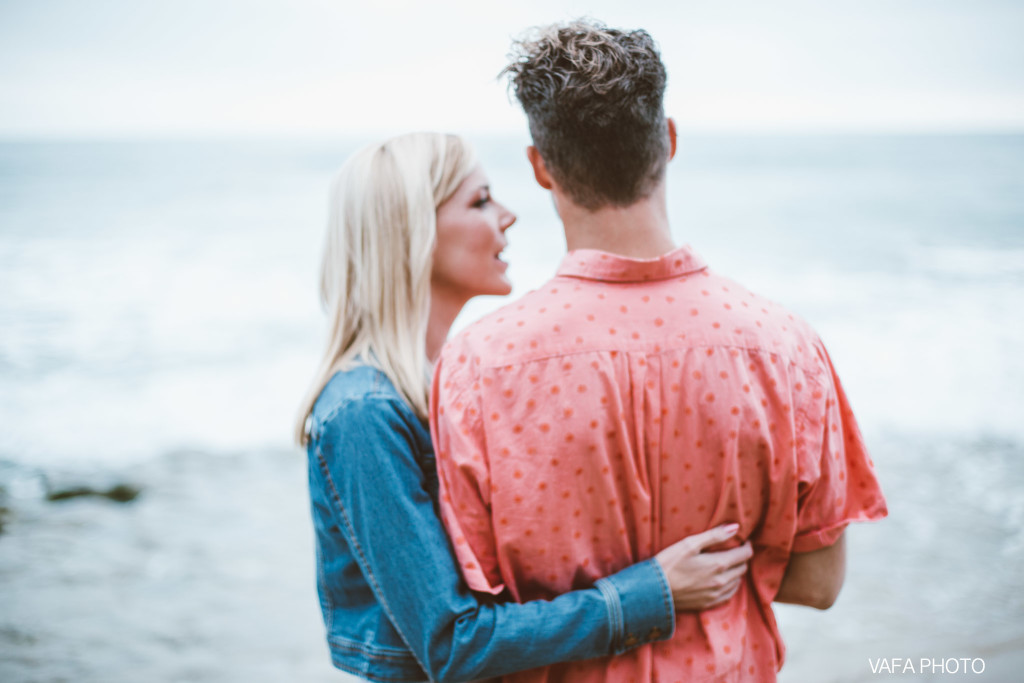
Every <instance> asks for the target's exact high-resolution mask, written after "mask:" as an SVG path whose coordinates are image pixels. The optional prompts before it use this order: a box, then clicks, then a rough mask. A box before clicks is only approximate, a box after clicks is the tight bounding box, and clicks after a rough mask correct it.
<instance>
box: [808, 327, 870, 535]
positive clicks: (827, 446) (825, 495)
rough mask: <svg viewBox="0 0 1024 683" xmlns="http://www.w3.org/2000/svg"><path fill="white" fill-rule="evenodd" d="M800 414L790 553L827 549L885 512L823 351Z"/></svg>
mask: <svg viewBox="0 0 1024 683" xmlns="http://www.w3.org/2000/svg"><path fill="white" fill-rule="evenodd" d="M819 358H820V360H821V371H820V372H818V373H816V374H815V376H813V377H810V378H808V379H809V382H808V383H809V385H810V386H809V389H810V392H808V396H809V399H808V400H809V404H808V405H807V406H806V407H805V410H803V411H801V412H802V415H803V418H804V424H803V428H804V431H805V436H804V438H803V444H802V445H803V448H800V449H799V453H798V457H799V459H800V462H799V466H800V475H799V476H800V483H799V492H798V495H799V500H798V503H797V510H798V512H797V533H796V537H795V538H794V541H793V552H797V553H806V552H811V551H813V550H818V549H820V548H825V547H828V546H830V545H832V544H833V543H835V542H836V540H838V538H839V536H840V535H841V534H842V532H843V530H844V529H845V528H846V526H847V525H848V524H849V523H851V522H862V521H871V520H878V519H881V518H883V517H885V516H886V514H887V509H886V504H885V498H884V496H883V495H882V489H881V486H880V485H879V483H878V479H877V477H876V475H875V469H874V464H873V463H872V461H871V458H870V456H869V455H868V452H867V448H866V446H865V444H864V439H863V437H862V436H861V433H860V428H859V427H858V426H857V420H856V418H855V417H854V415H853V410H852V409H851V408H850V405H849V401H848V400H847V398H846V394H845V392H844V391H843V387H842V385H841V384H840V382H839V377H838V376H837V375H836V373H835V370H834V368H833V367H832V362H831V360H830V359H829V357H828V353H827V352H826V351H825V349H824V347H820V348H819Z"/></svg>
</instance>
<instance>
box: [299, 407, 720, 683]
mask: <svg viewBox="0 0 1024 683" xmlns="http://www.w3.org/2000/svg"><path fill="white" fill-rule="evenodd" d="M409 415H411V413H409V411H408V410H407V409H406V408H405V406H404V404H402V403H401V402H400V401H398V400H396V399H392V398H385V397H382V398H379V399H363V400H359V401H352V402H349V403H346V404H343V405H342V406H341V407H340V408H339V409H338V410H337V411H336V412H335V413H334V414H333V415H332V416H331V417H330V418H329V419H328V420H327V423H326V424H325V425H324V426H323V428H322V429H321V433H320V434H319V435H318V436H319V438H315V439H314V440H313V444H312V446H311V448H310V457H311V462H312V463H313V464H314V468H313V469H314V471H315V473H316V474H317V477H318V484H317V485H319V486H321V487H323V488H324V492H325V493H326V496H325V498H326V499H327V500H329V501H330V506H331V512H332V515H333V516H334V518H335V520H336V523H337V528H338V529H339V530H340V533H341V534H342V535H343V536H344V537H345V540H346V542H347V543H348V545H349V547H350V548H351V549H352V551H353V552H354V553H355V555H356V558H357V561H358V562H359V565H360V569H361V571H362V573H363V576H364V577H366V578H367V580H368V581H369V583H370V585H371V588H372V590H373V592H374V594H375V596H376V598H377V600H378V601H379V603H380V604H381V606H382V607H383V609H384V610H385V612H386V613H387V615H388V617H389V619H390V620H391V622H392V623H393V625H394V626H395V628H396V629H397V630H398V631H399V633H400V634H401V637H402V639H403V640H404V641H405V642H406V644H407V645H408V647H409V649H410V650H411V651H412V652H413V654H414V656H415V657H416V659H417V661H418V662H419V664H420V666H421V667H422V668H423V669H424V671H426V673H427V674H428V675H429V676H430V678H431V679H433V680H439V681H460V680H473V679H478V678H487V677H491V676H497V675H501V674H504V673H509V672H512V671H518V670H522V669H528V668H533V667H538V666H545V665H548V664H553V663H557V662H563V661H570V660H578V659H587V658H591V657H597V656H605V655H609V654H615V653H618V652H622V651H625V650H626V649H628V648H629V647H630V646H633V645H635V644H640V643H643V642H651V641H653V640H659V639H663V638H667V637H669V636H670V635H671V633H672V629H673V627H674V623H675V619H674V610H673V602H672V591H671V588H670V586H669V585H668V583H667V582H666V579H665V573H664V572H663V571H662V569H661V565H659V561H660V560H661V559H662V558H659V561H656V560H654V559H652V560H648V561H647V562H642V563H639V564H637V565H634V566H633V567H630V568H627V569H625V570H623V571H622V572H619V573H618V574H615V575H613V576H610V577H607V578H605V579H601V580H600V581H598V582H597V584H596V585H595V587H594V588H590V589H586V590H578V591H573V592H571V593H567V594H565V595H561V596H558V597H557V598H555V599H554V600H551V601H533V602H529V603H525V604H516V603H495V602H487V601H483V600H484V599H478V597H477V596H476V595H475V594H473V593H471V592H470V591H469V589H468V588H467V587H466V585H465V583H464V582H463V580H462V578H461V574H460V572H459V569H458V567H457V566H456V564H455V560H454V557H453V554H452V550H451V547H450V545H449V542H448V538H447V535H446V533H445V531H444V529H443V527H442V525H441V522H440V519H439V518H438V516H437V513H436V510H435V507H434V501H433V499H432V498H431V496H430V494H429V488H428V485H427V481H426V478H425V475H424V473H423V470H422V469H421V467H420V465H419V463H418V462H417V460H416V458H415V456H414V453H415V452H416V450H417V449H421V448H424V447H425V444H423V443H422V438H423V435H421V434H418V433H417V430H416V428H415V426H414V425H412V424H410V421H409V419H408V416H409ZM413 419H415V418H413ZM311 481H312V480H311ZM693 559H694V558H693V556H692V555H685V554H679V555H677V556H675V557H671V556H670V557H668V558H667V559H666V560H665V562H664V563H663V564H664V565H665V566H666V567H667V568H668V573H669V574H672V575H677V576H678V575H680V574H683V575H685V574H686V570H685V567H687V566H688V565H689V564H692V561H693ZM712 574H713V572H712ZM713 578H718V577H713ZM690 598H693V595H690ZM627 643H628V645H627Z"/></svg>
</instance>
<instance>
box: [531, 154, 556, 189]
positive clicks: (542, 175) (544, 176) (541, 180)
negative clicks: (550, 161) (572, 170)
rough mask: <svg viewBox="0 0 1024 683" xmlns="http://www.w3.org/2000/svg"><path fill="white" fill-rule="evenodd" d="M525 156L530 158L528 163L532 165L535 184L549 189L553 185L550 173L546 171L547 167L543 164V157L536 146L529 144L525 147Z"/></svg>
mask: <svg viewBox="0 0 1024 683" xmlns="http://www.w3.org/2000/svg"><path fill="white" fill-rule="evenodd" d="M526 157H527V158H528V159H529V160H530V165H531V166H533V177H534V178H536V179H537V184H538V185H540V186H541V187H543V188H544V189H545V190H550V189H551V187H552V185H553V183H552V182H551V174H550V173H548V167H547V166H545V165H544V158H543V157H542V156H541V155H540V152H538V151H537V148H536V147H534V146H533V145H530V146H529V147H527V148H526Z"/></svg>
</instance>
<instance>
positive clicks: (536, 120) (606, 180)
mask: <svg viewBox="0 0 1024 683" xmlns="http://www.w3.org/2000/svg"><path fill="white" fill-rule="evenodd" d="M512 49H513V52H512V54H511V55H510V57H511V59H512V62H511V63H510V64H509V65H508V66H507V67H506V68H505V70H504V72H503V73H507V74H509V80H510V82H511V85H512V86H513V87H514V89H515V93H516V97H517V98H518V99H519V102H520V104H522V105H523V109H524V110H525V111H526V115H527V117H528V118H529V120H530V133H531V134H532V135H533V143H534V145H535V146H536V148H537V150H538V152H539V153H540V156H541V157H542V158H543V162H544V165H545V167H546V169H547V171H548V172H549V173H550V175H551V176H552V178H553V179H554V181H555V182H557V183H558V185H559V187H560V188H561V189H562V190H563V191H564V192H565V193H566V194H567V195H568V196H569V198H570V199H571V200H572V201H573V202H574V203H576V204H578V205H580V206H582V207H584V208H586V209H589V210H591V211H593V210H596V209H599V208H602V207H605V206H618V207H623V206H629V205H631V204H633V203H635V202H636V201H638V200H640V199H643V198H644V197H646V196H648V195H649V194H650V193H651V191H652V190H653V189H654V188H655V187H656V186H657V184H658V183H659V182H660V181H661V179H662V178H663V177H664V172H665V163H666V162H667V160H668V158H669V145H670V143H669V134H668V131H667V127H666V120H665V112H664V108H663V106H662V98H663V95H664V92H665V78H666V76H665V65H664V64H662V62H661V57H660V55H659V54H658V49H657V47H656V46H655V44H654V40H653V39H652V38H651V36H650V35H648V34H647V32H646V31H643V30H636V31H620V30H617V29H611V28H607V27H605V26H603V25H602V24H598V23H594V22H590V21H582V20H581V21H574V22H572V23H569V24H565V25H552V26H546V27H542V28H538V29H534V30H533V31H531V32H530V33H528V34H527V35H526V36H524V37H523V38H522V39H520V40H519V41H517V42H516V43H514V44H513V47H512Z"/></svg>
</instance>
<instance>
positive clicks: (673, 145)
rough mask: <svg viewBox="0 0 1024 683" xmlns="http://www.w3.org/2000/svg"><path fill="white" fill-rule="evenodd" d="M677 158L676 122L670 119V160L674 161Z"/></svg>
mask: <svg viewBox="0 0 1024 683" xmlns="http://www.w3.org/2000/svg"><path fill="white" fill-rule="evenodd" d="M675 156H676V121H675V119H673V118H672V117H671V116H670V117H668V160H669V161H672V159H674V158H675Z"/></svg>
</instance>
